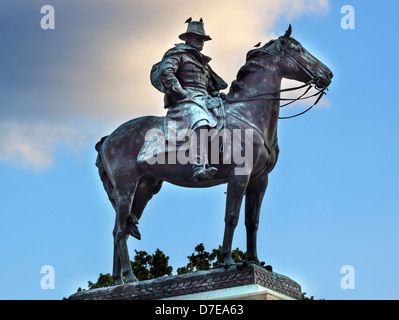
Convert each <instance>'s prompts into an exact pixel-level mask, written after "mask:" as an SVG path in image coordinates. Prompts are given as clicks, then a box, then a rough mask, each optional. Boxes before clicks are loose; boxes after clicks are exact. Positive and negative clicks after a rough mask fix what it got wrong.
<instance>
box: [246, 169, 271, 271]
mask: <svg viewBox="0 0 399 320" xmlns="http://www.w3.org/2000/svg"><path fill="white" fill-rule="evenodd" d="M267 183H268V175H267V174H264V175H260V176H258V177H257V178H255V179H251V180H250V181H249V183H248V186H247V190H246V194H245V227H246V229H247V260H248V262H252V263H255V264H260V261H259V259H258V253H257V245H256V242H257V232H258V226H259V215H260V208H261V205H262V200H263V196H264V195H265V192H266V187H267Z"/></svg>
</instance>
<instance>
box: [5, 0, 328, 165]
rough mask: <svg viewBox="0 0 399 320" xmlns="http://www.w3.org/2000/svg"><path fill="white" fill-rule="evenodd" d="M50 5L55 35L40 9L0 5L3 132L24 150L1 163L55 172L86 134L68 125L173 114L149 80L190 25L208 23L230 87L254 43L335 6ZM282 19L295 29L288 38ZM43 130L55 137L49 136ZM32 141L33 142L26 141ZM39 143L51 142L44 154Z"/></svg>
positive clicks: (30, 4)
mask: <svg viewBox="0 0 399 320" xmlns="http://www.w3.org/2000/svg"><path fill="white" fill-rule="evenodd" d="M46 4H49V5H53V6H54V8H55V17H56V18H55V30H42V29H41V28H40V19H41V15H40V6H41V5H40V4H38V2H35V1H31V0H20V1H18V4H16V2H15V1H12V0H4V1H2V2H1V4H0V21H1V26H2V28H0V38H1V39H2V50H1V51H0V70H1V72H0V97H1V98H0V99H1V100H0V119H2V123H3V124H1V125H0V126H1V128H2V129H1V130H3V131H2V132H6V130H10V132H9V133H8V136H9V137H12V138H13V139H14V141H17V145H18V147H14V148H12V147H11V146H10V143H9V142H2V143H1V148H0V159H3V160H9V161H17V162H18V163H25V164H26V163H30V164H32V165H33V166H35V167H37V168H45V167H46V166H51V165H52V163H53V160H52V156H51V155H52V149H53V148H54V147H55V146H56V145H57V141H71V142H72V140H70V137H71V136H73V135H74V134H76V132H82V130H83V131H84V126H76V127H70V126H69V125H68V124H67V123H68V122H71V121H74V120H76V119H86V122H96V123H101V124H103V126H104V128H109V127H110V125H111V124H112V125H114V124H117V123H121V122H124V121H126V120H129V119H132V118H135V117H138V116H143V115H150V114H152V115H164V114H165V110H164V109H163V95H162V94H161V93H159V92H157V91H156V89H154V88H153V87H152V86H151V83H150V81H149V72H150V70H151V67H152V65H153V64H155V63H156V62H158V61H159V60H160V59H161V57H162V55H163V54H164V52H165V51H166V50H168V49H169V48H171V47H172V46H173V45H174V44H175V43H177V42H180V40H179V39H178V35H179V34H180V33H183V32H185V29H186V27H187V25H186V24H184V21H185V20H186V19H187V18H188V17H190V16H192V17H193V19H199V18H201V17H202V18H203V19H204V22H205V29H206V32H207V33H208V34H210V35H211V37H212V38H213V41H209V42H207V43H206V47H205V49H204V54H207V55H209V56H211V57H212V58H213V60H212V62H211V64H212V67H213V69H214V70H215V71H216V72H217V73H218V74H219V75H221V76H222V77H223V78H224V79H225V80H226V82H228V83H231V81H232V80H234V78H235V76H236V73H237V71H238V69H239V68H240V67H241V65H242V64H243V63H244V60H245V55H246V53H247V51H248V50H250V49H251V48H252V47H253V45H254V44H255V43H257V42H259V41H262V42H263V43H265V42H267V41H268V40H270V39H271V38H273V37H276V34H275V33H274V32H277V33H280V32H284V31H285V28H286V25H288V22H290V21H292V20H293V19H295V17H298V16H300V15H302V14H307V13H312V14H315V13H320V14H324V13H326V12H327V11H328V8H329V4H328V1H327V0H281V1H275V0H252V1H251V2H250V3H248V2H245V1H242V0H220V1H211V0H202V1H183V0H169V1H159V0H137V1H130V0H115V1H106V0H95V1H94V0H92V1H78V0H70V1H61V0H49V1H47V2H46ZM281 21H286V23H284V28H283V29H282V30H280V29H279V28H278V26H279V25H280V23H281ZM285 24H286V25H285ZM273 31H274V32H273ZM27 119H29V122H30V123H31V124H32V123H36V124H37V125H30V127H29V130H28V129H27V130H24V129H22V126H23V125H19V124H23V123H24V122H26V120H27ZM82 122H84V121H82ZM10 123H12V125H10ZM46 123H51V125H44V124H46ZM41 130H48V133H50V135H51V136H52V137H51V138H44V136H45V134H44V132H42V131H41ZM32 132H35V135H36V137H37V140H36V139H35V138H33V137H32V136H31V133H32ZM106 133H107V132H105V134H106ZM24 134H26V135H27V136H26V138H33V140H29V139H24V138H23V135H24ZM39 137H40V139H44V140H42V141H46V143H45V144H44V145H43V146H40V145H39V143H38V141H39ZM45 139H47V140H45ZM27 141H30V142H29V143H28V142H27ZM22 158H24V159H25V160H24V161H22V160H18V159H22Z"/></svg>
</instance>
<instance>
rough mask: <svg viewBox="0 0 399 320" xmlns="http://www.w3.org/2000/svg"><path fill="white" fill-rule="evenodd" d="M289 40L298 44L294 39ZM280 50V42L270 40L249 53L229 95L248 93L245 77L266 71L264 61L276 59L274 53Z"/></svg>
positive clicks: (232, 84)
mask: <svg viewBox="0 0 399 320" xmlns="http://www.w3.org/2000/svg"><path fill="white" fill-rule="evenodd" d="M289 39H290V40H291V41H295V42H297V41H296V40H295V39H293V38H289ZM280 50H281V47H280V42H279V41H277V40H270V41H269V42H268V43H266V44H265V45H264V46H262V47H260V48H256V49H252V50H250V51H248V52H247V56H246V62H245V64H244V65H243V66H242V67H241V68H240V69H239V70H238V73H237V77H236V80H234V81H233V82H232V83H231V86H230V91H229V95H234V94H235V93H238V92H243V91H244V92H245V91H247V89H246V88H245V84H244V83H243V80H244V79H245V77H246V76H247V75H248V74H250V73H253V72H257V71H258V70H260V69H264V68H265V67H264V64H265V63H264V59H265V58H271V57H275V54H274V53H277V52H279V51H280ZM266 56H267V57H266Z"/></svg>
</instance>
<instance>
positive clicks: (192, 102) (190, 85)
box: [96, 19, 333, 284]
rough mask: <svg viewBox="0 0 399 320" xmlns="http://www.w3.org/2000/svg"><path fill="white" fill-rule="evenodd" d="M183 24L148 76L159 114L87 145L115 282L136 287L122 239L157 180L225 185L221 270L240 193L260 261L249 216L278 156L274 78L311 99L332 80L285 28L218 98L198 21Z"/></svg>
mask: <svg viewBox="0 0 399 320" xmlns="http://www.w3.org/2000/svg"><path fill="white" fill-rule="evenodd" d="M188 23H189V24H188V28H187V32H186V33H184V34H182V35H181V36H180V38H181V39H182V40H184V41H185V43H181V44H178V45H176V46H175V47H174V48H172V49H171V50H169V51H168V52H167V53H166V54H165V55H164V57H163V58H162V60H161V61H160V62H159V63H158V64H156V65H154V67H153V69H152V72H151V82H152V84H153V85H154V86H155V87H156V88H157V89H158V90H160V91H162V92H164V93H165V107H166V108H167V115H166V116H165V117H155V116H145V117H140V118H137V119H133V120H130V121H128V122H126V123H124V124H122V125H121V126H120V127H118V128H117V129H116V130H115V131H114V132H112V133H111V134H110V135H109V136H106V137H103V138H102V139H101V140H100V141H99V142H98V143H97V144H96V150H97V151H98V157H97V161H96V165H97V167H98V169H99V174H100V178H101V180H102V182H103V185H104V188H105V190H106V192H107V194H108V197H109V200H110V201H111V203H112V205H113V207H114V209H115V212H116V219H115V227H114V230H113V236H114V265H113V275H112V276H113V278H114V281H115V284H122V283H123V279H125V280H126V282H133V281H137V279H136V277H135V276H134V274H133V272H132V269H131V266H130V258H129V253H128V248H127V239H128V237H129V235H131V236H133V237H135V238H137V239H141V235H140V233H139V230H138V228H137V224H138V221H139V219H140V217H141V215H142V213H143V210H144V208H145V207H146V204H147V203H148V201H149V200H150V199H151V198H152V196H153V195H155V194H156V193H158V192H159V190H160V189H161V186H162V183H163V182H164V181H166V182H169V183H172V184H174V185H178V186H182V187H192V188H203V187H212V186H216V185H220V184H225V183H227V200H226V211H225V230H224V237H223V244H222V256H223V259H224V264H223V265H224V266H231V265H233V264H234V262H233V259H232V256H231V249H232V248H231V247H232V241H233V235H234V230H235V228H236V226H237V223H238V218H239V213H240V208H241V203H242V200H243V197H244V195H245V226H246V230H247V260H248V263H254V264H260V261H259V259H258V254H257V245H256V241H257V230H258V223H259V214H260V209H261V204H262V199H263V196H264V194H265V191H266V187H267V183H268V174H269V173H270V172H271V171H272V170H273V168H274V166H275V164H276V162H277V157H278V153H279V147H278V143H277V124H278V120H279V112H280V107H281V106H280V101H281V100H284V99H281V98H280V95H281V92H283V91H287V90H289V89H281V81H282V79H283V78H287V79H293V80H297V81H300V82H302V83H304V84H303V86H300V87H298V88H302V87H303V88H305V87H308V89H309V88H310V87H311V86H313V87H314V88H315V89H316V90H317V94H318V98H317V101H316V103H317V102H318V101H319V100H320V98H321V97H322V95H323V94H324V91H325V90H326V89H327V87H328V86H329V85H330V83H331V79H332V77H333V74H332V72H331V71H330V69H329V68H327V67H326V66H325V65H324V64H323V63H322V62H321V61H319V60H318V59H316V58H315V57H314V56H312V55H311V54H310V53H309V52H308V51H307V50H306V49H305V48H303V47H302V45H301V44H300V43H299V42H298V41H296V40H295V39H294V38H292V37H291V26H290V27H289V29H288V30H287V32H286V33H285V34H284V35H283V36H281V37H279V38H278V39H275V40H271V41H269V42H268V43H266V44H265V45H263V46H259V47H257V48H253V49H252V50H250V51H249V52H248V53H247V56H246V62H245V64H244V65H243V66H242V67H241V68H240V69H239V71H238V73H237V77H236V80H234V81H233V82H232V84H231V86H230V89H229V92H228V94H227V95H224V94H222V93H220V92H219V90H222V89H224V88H226V84H225V82H224V81H223V80H222V79H221V78H220V77H219V76H218V75H217V74H216V73H215V72H214V71H213V70H212V69H211V68H210V66H209V61H210V58H208V57H206V56H204V55H203V54H202V53H201V50H202V47H203V45H204V42H205V41H207V40H210V37H209V36H208V35H206V33H205V31H204V29H203V21H202V19H201V20H200V21H191V19H189V21H188ZM295 89H297V88H295ZM306 92H308V90H307V91H306ZM303 96H304V94H303V95H302V96H301V97H300V98H302V97H303ZM297 100H299V98H298V99H292V101H297ZM202 133H204V134H202ZM198 137H200V138H198ZM243 154H244V156H243ZM237 159H240V160H242V161H238V160H237Z"/></svg>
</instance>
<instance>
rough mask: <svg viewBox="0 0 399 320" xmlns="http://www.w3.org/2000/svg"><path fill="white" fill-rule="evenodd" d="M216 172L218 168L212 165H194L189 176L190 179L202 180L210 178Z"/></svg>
mask: <svg viewBox="0 0 399 320" xmlns="http://www.w3.org/2000/svg"><path fill="white" fill-rule="evenodd" d="M217 172H218V169H216V168H214V167H209V166H208V168H206V167H205V165H195V168H194V174H193V176H192V178H191V180H192V181H194V182H196V181H203V180H211V179H213V176H214V175H215V174H216V173H217Z"/></svg>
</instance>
